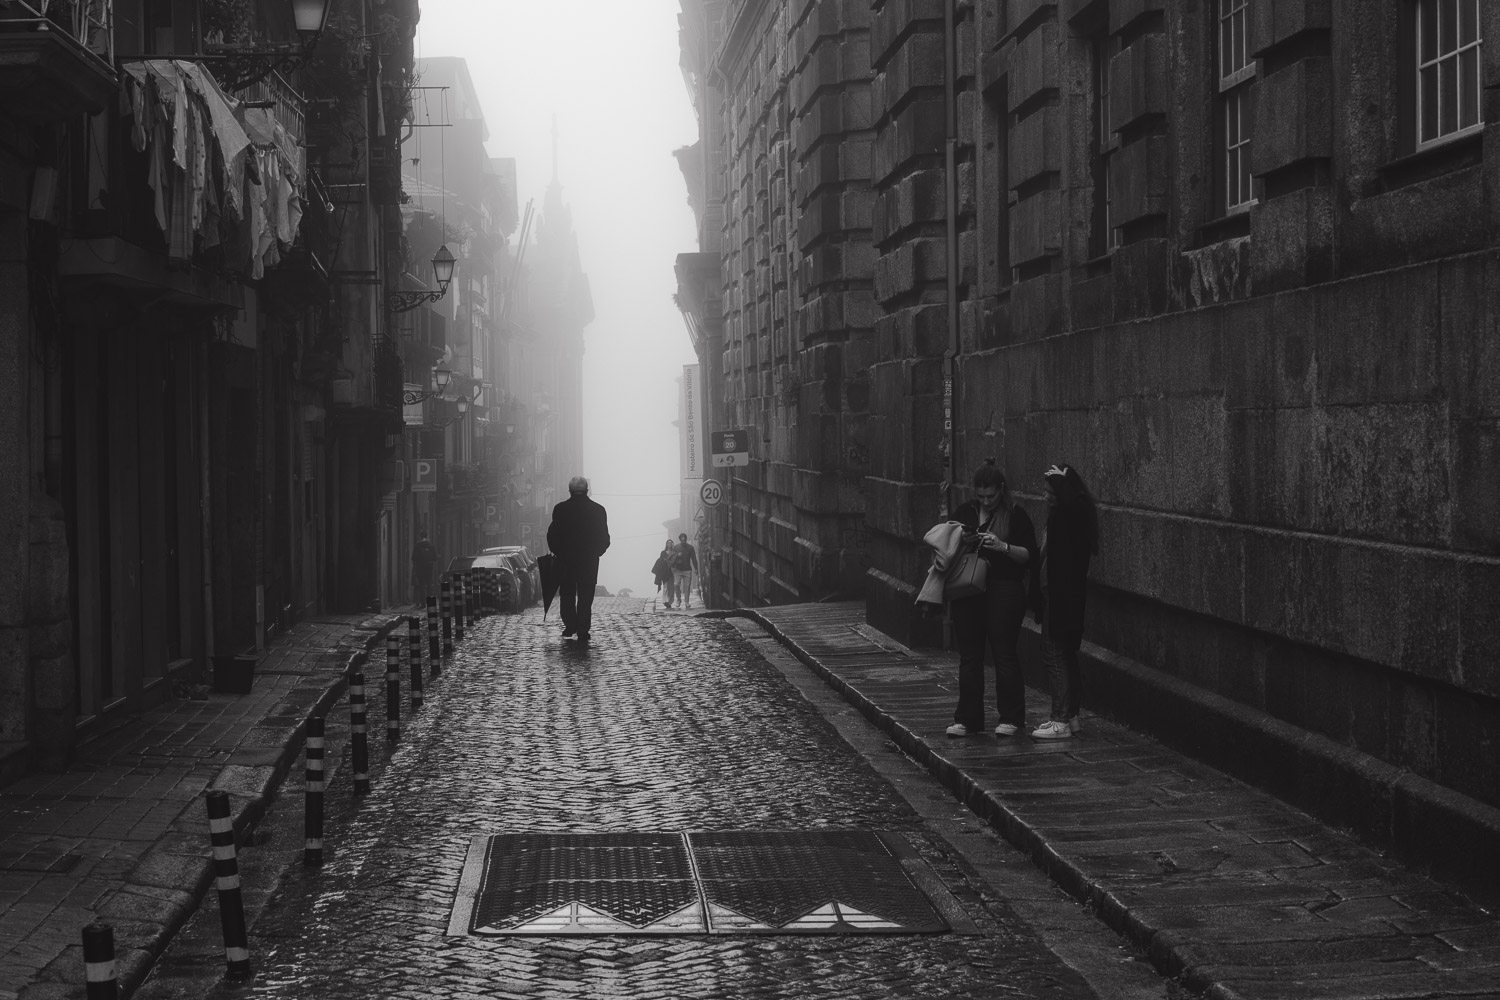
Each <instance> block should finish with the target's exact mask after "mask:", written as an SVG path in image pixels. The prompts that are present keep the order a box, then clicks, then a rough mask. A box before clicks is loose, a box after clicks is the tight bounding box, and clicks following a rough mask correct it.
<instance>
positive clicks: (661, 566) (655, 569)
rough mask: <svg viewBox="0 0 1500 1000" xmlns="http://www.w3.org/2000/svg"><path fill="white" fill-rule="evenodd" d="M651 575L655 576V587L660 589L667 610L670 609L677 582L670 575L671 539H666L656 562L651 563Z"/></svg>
mask: <svg viewBox="0 0 1500 1000" xmlns="http://www.w3.org/2000/svg"><path fill="white" fill-rule="evenodd" d="M651 575H652V577H654V578H655V581H654V582H655V583H656V589H657V590H658V591H660V592H661V593H662V594H663V595H664V596H665V597H666V600H665V601H663V602H662V603H663V604H665V605H666V608H667V610H668V611H670V610H672V601H673V600H674V598H675V597H676V594H677V584H676V582H675V581H674V580H673V577H672V540H671V539H670V538H669V539H667V544H666V545H665V546H664V547H663V548H662V550H661V554H660V555H658V556H657V557H656V562H654V563H652V564H651Z"/></svg>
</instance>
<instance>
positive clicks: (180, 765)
mask: <svg viewBox="0 0 1500 1000" xmlns="http://www.w3.org/2000/svg"><path fill="white" fill-rule="evenodd" d="M403 610H404V609H393V610H391V611H388V612H385V613H382V614H377V615H351V616H329V617H322V618H316V619H312V620H310V621H307V622H304V623H302V624H300V625H298V626H296V627H295V628H293V629H292V630H291V631H290V632H289V633H288V634H286V635H285V636H282V637H281V638H279V639H278V640H277V641H276V642H274V643H273V644H272V645H271V646H270V647H269V648H268V649H267V650H266V652H265V653H263V654H262V656H261V657H260V659H259V661H258V662H257V664H256V667H255V682H254V685H253V688H252V690H251V692H250V693H249V694H243V695H232V694H216V693H209V694H208V696H207V699H206V700H192V699H191V698H186V697H183V698H177V697H174V698H170V699H169V700H167V701H165V702H164V703H162V704H161V705H158V706H156V707H155V708H152V709H150V710H148V711H146V712H145V713H142V714H140V715H136V716H131V717H129V718H124V719H121V720H119V721H118V722H116V723H115V724H114V725H113V726H112V727H111V728H109V729H107V730H105V731H103V732H100V733H98V734H97V735H95V736H93V737H92V738H91V739H89V741H88V742H86V743H84V744H82V745H81V746H80V747H79V748H78V753H77V758H76V759H75V761H74V762H73V765H72V767H70V768H69V770H68V771H67V772H65V773H62V774H27V775H23V776H22V777H21V778H19V779H18V780H16V781H14V782H12V783H10V784H8V785H5V786H3V787H0V1000H16V998H18V997H19V998H24V1000H48V998H62V997H81V996H82V995H83V987H82V981H83V958H82V939H81V931H82V929H83V927H84V926H85V925H86V924H89V923H91V922H92V921H94V920H95V919H102V920H104V921H105V922H107V923H109V924H111V925H112V926H113V927H114V933H115V950H116V956H117V967H118V972H119V978H120V982H121V984H122V986H127V987H128V986H133V985H134V984H135V983H138V982H139V981H140V979H141V978H142V977H143V976H144V974H145V972H146V971H147V970H148V969H149V967H150V964H151V962H152V961H153V960H154V958H155V957H156V955H158V954H159V953H160V952H161V951H162V949H163V948H164V947H165V946H166V943H167V942H168V941H169V940H170V939H171V936H172V935H173V933H175V931H176V930H177V928H178V927H179V926H180V925H181V924H182V922H183V921H184V920H185V919H186V918H187V916H188V915H189V914H190V913H191V912H192V911H193V910H194V908H196V907H197V905H198V902H199V900H200V899H201V898H202V895H203V893H204V891H205V890H206V889H207V887H208V884H209V878H210V861H209V850H208V820H207V817H206V814H205V812H204V793H205V792H206V791H208V790H209V789H214V788H218V789H224V790H225V791H227V792H229V794H230V801H231V808H232V810H233V817H234V823H235V828H236V829H237V830H240V831H242V832H243V831H244V830H245V829H246V828H247V827H249V826H251V825H253V824H254V823H255V822H256V821H257V820H258V819H259V817H260V816H261V815H262V814H263V813H264V812H265V809H266V807H267V805H268V803H269V802H270V800H271V799H272V798H273V797H274V794H275V789H276V787H277V786H278V785H279V784H280V782H281V780H282V778H284V777H285V775H286V773H287V770H288V768H289V767H290V766H291V765H292V763H293V762H294V761H295V760H296V759H297V757H298V756H299V754H300V752H301V737H302V733H303V731H304V729H305V725H306V721H307V719H308V718H309V717H310V716H313V715H318V714H321V713H322V712H324V711H325V710H326V709H327V708H328V706H329V705H331V704H332V702H333V700H334V699H335V698H336V697H337V696H338V694H339V692H340V691H341V690H342V689H343V688H344V685H345V681H344V671H345V668H346V666H347V664H348V661H349V659H350V657H351V656H352V655H353V654H354V653H355V652H358V651H360V650H370V649H373V648H374V647H375V646H376V645H377V644H378V643H379V642H381V641H382V640H383V638H384V636H385V634H386V633H387V632H388V631H390V629H391V628H393V627H394V626H395V625H397V624H398V623H400V622H402V621H403V620H404V619H403V618H402V615H401V612H402V611H403ZM403 634H404V632H403Z"/></svg>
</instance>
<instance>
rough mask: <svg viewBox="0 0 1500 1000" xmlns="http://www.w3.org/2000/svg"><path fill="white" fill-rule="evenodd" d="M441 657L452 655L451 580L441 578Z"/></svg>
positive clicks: (450, 578) (449, 577) (445, 577)
mask: <svg viewBox="0 0 1500 1000" xmlns="http://www.w3.org/2000/svg"><path fill="white" fill-rule="evenodd" d="M442 593H443V655H444V656H452V655H453V578H452V577H451V576H444V577H443V588H442Z"/></svg>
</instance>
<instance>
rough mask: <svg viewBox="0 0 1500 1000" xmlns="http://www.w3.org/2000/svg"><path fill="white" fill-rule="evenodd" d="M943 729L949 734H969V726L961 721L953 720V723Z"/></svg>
mask: <svg viewBox="0 0 1500 1000" xmlns="http://www.w3.org/2000/svg"><path fill="white" fill-rule="evenodd" d="M943 731H944V732H946V733H947V734H948V735H949V736H968V735H969V727H968V726H966V725H964V724H963V723H962V722H955V723H954V724H953V725H951V726H949V727H948V728H947V729H945V730H943Z"/></svg>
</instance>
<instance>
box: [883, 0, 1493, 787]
mask: <svg viewBox="0 0 1500 1000" xmlns="http://www.w3.org/2000/svg"><path fill="white" fill-rule="evenodd" d="M997 6H998V5H997ZM1005 6H1006V8H1007V11H1008V13H1009V15H1010V17H1011V20H1010V22H1009V23H1004V22H1005V17H1004V13H1001V12H998V11H997V12H996V13H995V14H993V15H992V16H989V17H988V18H987V16H986V14H985V10H986V5H983V4H981V5H979V11H978V19H979V26H980V31H979V33H978V38H979V47H978V51H977V52H976V53H975V54H974V63H975V66H976V71H977V73H978V77H979V90H980V94H981V96H982V98H983V100H982V101H981V102H980V105H979V106H978V108H977V109H976V126H975V135H976V137H977V144H976V147H975V149H976V153H975V156H976V163H975V167H974V171H973V174H972V175H971V176H972V177H974V178H976V179H977V181H976V183H977V184H978V188H977V189H976V191H975V192H974V194H973V197H974V203H975V204H976V205H977V206H978V210H977V211H978V219H977V228H978V238H977V240H976V247H977V252H978V255H977V259H976V261H975V262H974V264H975V266H976V267H978V268H979V269H980V274H979V276H978V280H977V281H976V283H975V285H974V286H972V287H966V289H965V293H966V294H965V299H966V301H965V302H964V303H963V304H962V307H961V308H963V309H964V310H965V316H966V317H968V319H966V335H965V341H964V347H965V350H964V353H963V355H962V357H961V376H960V378H961V392H960V398H961V409H960V415H959V419H960V451H959V456H960V459H959V467H960V469H961V470H967V469H971V468H972V467H973V466H974V465H975V464H977V463H978V462H979V461H982V460H983V458H984V457H987V456H990V455H996V456H997V458H998V461H999V462H1000V464H1001V465H1002V467H1003V468H1004V469H1005V470H1006V472H1007V474H1008V476H1009V478H1010V480H1011V483H1012V486H1013V488H1015V489H1016V490H1018V491H1019V493H1020V494H1021V496H1022V499H1023V502H1025V503H1027V504H1028V505H1029V506H1031V507H1032V512H1033V514H1034V515H1037V516H1040V515H1041V514H1042V513H1043V511H1042V508H1041V505H1040V495H1039V488H1040V473H1041V471H1042V470H1043V469H1045V468H1046V467H1047V466H1048V465H1049V464H1050V463H1052V462H1058V461H1068V462H1072V463H1074V464H1076V465H1078V466H1079V467H1080V469H1081V470H1082V471H1083V473H1084V476H1085V478H1086V479H1087V480H1088V481H1089V483H1090V484H1091V486H1092V487H1093V488H1094V491H1095V493H1096V494H1097V496H1098V497H1099V499H1100V501H1101V504H1102V509H1103V512H1104V516H1103V536H1104V542H1103V547H1102V550H1101V554H1100V557H1099V560H1098V562H1097V563H1096V566H1095V572H1094V578H1095V581H1096V588H1095V591H1094V595H1093V598H1092V601H1093V603H1092V604H1091V612H1090V626H1089V634H1088V638H1090V639H1091V640H1092V641H1095V642H1098V643H1100V644H1101V645H1104V646H1105V647H1107V648H1109V649H1111V650H1114V651H1116V652H1118V653H1121V654H1123V655H1125V656H1129V657H1132V658H1134V659H1137V660H1139V661H1141V662H1143V663H1146V664H1148V665H1150V666H1153V667H1156V668H1158V669H1162V670H1165V671H1168V672H1170V673H1172V674H1174V675H1176V676H1178V677H1181V678H1183V679H1185V680H1189V681H1192V682H1194V683H1197V684H1200V685H1202V686H1203V687H1205V688H1207V689H1209V690H1211V691H1214V692H1215V693H1218V694H1221V695H1225V696H1228V697H1231V698H1234V699H1236V700H1238V701H1240V702H1243V703H1245V704H1247V705H1250V706H1253V707H1255V708H1257V709H1261V710H1263V711H1266V712H1268V713H1270V714H1271V715H1273V716H1275V717H1277V718H1280V719H1283V720H1286V721H1288V722H1292V723H1294V724H1296V725H1299V726H1302V727H1305V728H1307V729H1309V730H1311V731H1314V732H1318V733H1321V734H1324V735H1326V736H1329V737H1332V738H1334V739H1336V740H1339V741H1341V742H1343V743H1345V744H1346V745H1348V746H1351V747H1354V748H1356V749H1359V750H1362V751H1365V752H1368V753H1371V754H1374V755H1375V756H1377V757H1381V758H1383V759H1386V760H1388V761H1390V762H1392V763H1395V764H1397V765H1398V766H1401V767H1406V768H1410V769H1411V770H1413V771H1415V772H1417V773H1419V774H1422V775H1424V776H1426V777H1430V778H1433V779H1434V780H1436V781H1438V782H1440V783H1442V784H1444V785H1447V786H1448V787H1451V788H1454V789H1457V790H1458V791H1461V792H1463V793H1465V794H1467V795H1470V796H1473V797H1475V798H1477V799H1479V800H1481V801H1484V802H1488V803H1490V804H1492V805H1494V804H1500V778H1497V777H1496V775H1500V744H1496V742H1495V741H1494V740H1493V738H1492V737H1491V736H1488V735H1485V734H1486V733H1487V732H1489V733H1492V732H1494V731H1495V730H1496V727H1497V726H1500V668H1497V666H1496V663H1497V654H1500V631H1497V629H1496V626H1495V625H1494V622H1495V621H1497V620H1500V616H1497V615H1496V613H1495V611H1496V609H1497V608H1500V603H1497V599H1496V598H1495V597H1494V596H1493V595H1494V594H1497V593H1500V575H1497V574H1500V538H1497V534H1496V529H1497V518H1496V516H1495V514H1494V513H1493V512H1494V510H1495V505H1494V504H1493V503H1492V502H1485V501H1484V500H1482V499H1481V497H1482V496H1490V495H1493V494H1494V492H1495V491H1496V489H1497V488H1500V460H1497V458H1496V455H1497V454H1500V445H1497V443H1496V442H1497V441H1500V424H1497V422H1496V419H1495V416H1496V415H1495V413H1494V412H1493V411H1494V410H1495V408H1496V400H1497V399H1500V367H1497V361H1496V358H1497V357H1500V347H1497V343H1500V341H1497V338H1496V331H1495V317H1496V315H1497V311H1500V295H1497V292H1500V287H1497V282H1496V266H1497V254H1496V251H1495V250H1494V247H1495V244H1496V240H1495V235H1496V228H1495V213H1494V210H1493V208H1492V206H1493V205H1494V203H1495V201H1494V194H1493V190H1492V186H1491V183H1490V181H1489V177H1491V176H1492V175H1493V171H1492V170H1491V169H1490V166H1489V164H1490V162H1491V161H1492V157H1489V156H1487V155H1486V154H1487V153H1488V152H1489V151H1490V150H1491V149H1492V147H1493V144H1494V142H1495V139H1496V137H1497V134H1500V133H1497V126H1487V127H1483V128H1480V129H1478V130H1476V131H1474V132H1473V133H1471V134H1468V135H1465V136H1461V137H1459V138H1457V139H1455V140H1454V141H1452V142H1449V143H1445V144H1441V145H1438V146H1436V147H1433V148H1431V149H1424V150H1414V149H1413V148H1412V136H1411V133H1410V128H1409V122H1408V117H1409V115H1408V114H1407V112H1406V111H1403V110H1402V108H1403V104H1402V102H1403V101H1404V100H1407V99H1408V98H1409V89H1410V86H1411V81H1410V80H1407V79H1404V78H1403V76H1402V73H1403V68H1402V67H1403V66H1405V65H1406V62H1405V61H1404V55H1403V52H1404V49H1403V45H1404V44H1405V41H1404V33H1409V32H1410V30H1411V26H1410V24H1409V23H1407V22H1406V21H1405V20H1404V19H1403V18H1404V15H1402V14H1401V12H1400V11H1399V10H1397V9H1396V8H1397V7H1398V6H1401V5H1391V4H1379V3H1346V4H1341V5H1331V4H1327V3H1322V2H1316V0H1278V2H1276V3H1270V2H1266V3H1251V4H1250V16H1249V18H1248V27H1247V31H1248V43H1247V47H1248V49H1249V51H1250V53H1251V54H1252V55H1253V56H1254V58H1255V61H1254V64H1253V74H1252V78H1251V81H1250V83H1249V84H1248V86H1249V88H1250V91H1251V104H1252V106H1253V107H1252V111H1251V114H1250V117H1249V122H1250V129H1251V145H1250V148H1249V156H1250V161H1249V162H1250V173H1251V175H1252V176H1253V179H1254V188H1253V191H1254V201H1253V203H1252V204H1251V205H1250V206H1249V207H1248V209H1247V210H1243V211H1239V212H1226V211H1225V210H1224V203H1223V201H1222V189H1221V187H1220V186H1218V182H1217V180H1216V173H1215V171H1217V170H1218V169H1220V168H1221V167H1222V165H1223V161H1222V160H1221V159H1220V157H1221V156H1222V149H1221V148H1220V147H1221V143H1220V138H1221V135H1222V133H1220V132H1219V129H1221V128H1222V127H1223V120H1222V118H1221V117H1217V116H1219V115H1220V114H1221V111H1220V110H1217V109H1216V104H1215V102H1216V101H1217V100H1218V95H1219V93H1220V90H1219V87H1218V79H1217V76H1216V71H1215V62H1214V60H1215V59H1216V58H1217V54H1216V52H1215V50H1214V48H1213V43H1214V39H1215V37H1216V35H1215V33H1214V31H1213V29H1214V28H1215V27H1216V24H1215V22H1214V21H1213V20H1211V19H1212V18H1213V17H1215V16H1216V14H1217V5H1215V4H1199V5H1177V4H1163V3H1153V2H1150V0H1129V2H1126V0H1077V2H1070V3H1059V4H1048V3H1025V4H1009V5H1005ZM1484 17H1485V19H1486V27H1492V28H1493V29H1494V31H1493V32H1492V34H1491V36H1490V37H1493V38H1495V39H1496V45H1494V46H1489V47H1487V48H1485V49H1484V52H1485V58H1484V62H1483V65H1484V67H1485V69H1484V72H1485V73H1486V74H1487V76H1486V78H1485V80H1486V85H1487V86H1488V85H1490V84H1493V83H1500V70H1497V69H1496V68H1495V67H1496V66H1497V65H1500V61H1497V60H1496V59H1495V57H1494V56H1493V52H1492V50H1493V49H1494V48H1495V47H1496V46H1500V11H1491V10H1489V9H1488V7H1486V8H1485V13H1484ZM987 24H988V25H989V26H988V27H987ZM1335 80H1337V81H1339V86H1338V87H1335V86H1334V81H1335ZM1493 93H1494V92H1493V91H1486V92H1485V94H1486V96H1485V98H1484V99H1485V100H1486V101H1490V100H1491V96H1490V95H1492V94H1493ZM1497 155H1500V154H1497ZM1106 162H1107V172H1105V171H1103V170H1102V169H1101V167H1103V166H1104V164H1105V163H1106ZM996 188H998V189H999V190H1001V191H1003V192H1005V197H1004V198H1001V197H993V196H992V197H990V199H989V200H988V202H986V200H985V197H984V192H985V190H986V189H991V190H993V189H996ZM965 197H968V194H967V193H966V195H965ZM1105 208H1107V212H1108V215H1107V218H1108V222H1109V226H1108V231H1107V232H1102V231H1101V226H1100V219H1101V214H1100V213H1101V211H1102V210H1104V209H1105ZM1102 236H1104V237H1107V239H1101V237H1102ZM1002 248H1003V249H1002ZM1006 251H1008V255H1007V252H1006ZM963 266H965V267H967V266H969V262H968V260H967V259H965V260H964V262H963ZM986 270H988V272H989V273H988V274H986V273H984V271H986ZM970 334H972V335H970ZM892 566H899V563H896V562H893V563H891V564H890V565H877V567H876V568H877V570H880V571H887V572H892V575H903V574H904V573H905V572H906V571H908V570H909V567H901V568H900V569H897V570H892V569H891V567H892ZM870 603H871V606H872V607H874V606H876V603H877V602H876V601H875V599H873V598H872V599H871V602H870ZM1097 707H1100V708H1102V709H1104V710H1107V709H1108V706H1097Z"/></svg>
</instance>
